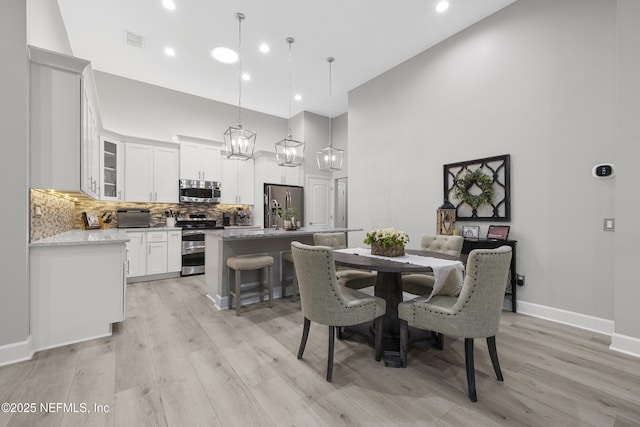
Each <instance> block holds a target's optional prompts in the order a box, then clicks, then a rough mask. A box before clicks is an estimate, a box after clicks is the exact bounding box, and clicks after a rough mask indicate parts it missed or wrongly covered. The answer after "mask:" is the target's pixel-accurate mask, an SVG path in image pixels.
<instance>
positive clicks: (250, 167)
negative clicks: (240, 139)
mask: <svg viewBox="0 0 640 427" xmlns="http://www.w3.org/2000/svg"><path fill="white" fill-rule="evenodd" d="M254 177H255V173H254V162H253V159H249V160H235V159H227V158H226V157H225V156H223V157H222V190H221V193H222V197H221V198H220V203H223V204H228V205H236V204H243V205H253V204H254V202H255V198H254Z"/></svg>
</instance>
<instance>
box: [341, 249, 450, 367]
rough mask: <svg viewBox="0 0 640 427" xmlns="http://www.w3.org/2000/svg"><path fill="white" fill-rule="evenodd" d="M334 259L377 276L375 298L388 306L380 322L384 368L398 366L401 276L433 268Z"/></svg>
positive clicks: (446, 257) (365, 259)
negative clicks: (378, 298) (383, 301)
mask: <svg viewBox="0 0 640 427" xmlns="http://www.w3.org/2000/svg"><path fill="white" fill-rule="evenodd" d="M405 252H406V253H407V254H411V255H418V256H422V257H431V258H438V259H443V260H450V261H459V258H458V257H455V256H452V255H447V254H443V253H439V252H430V251H423V250H418V249H405ZM333 259H334V261H335V264H336V265H337V266H342V267H348V268H354V269H359V270H370V271H375V272H376V273H377V274H376V282H375V286H374V295H375V296H377V297H380V298H382V299H384V300H385V301H386V304H387V309H386V313H385V314H384V317H383V322H382V333H383V349H384V350H383V351H384V356H385V365H387V366H394V367H395V366H399V357H400V353H399V350H400V319H399V318H398V304H400V303H401V302H402V301H403V293H402V276H403V274H410V273H429V272H432V271H433V269H432V268H431V267H429V266H424V265H417V264H410V263H407V262H399V261H393V260H391V259H388V258H378V257H370V256H362V255H356V254H352V253H345V252H340V251H334V253H333ZM368 333H370V334H372V333H373V329H372V328H368Z"/></svg>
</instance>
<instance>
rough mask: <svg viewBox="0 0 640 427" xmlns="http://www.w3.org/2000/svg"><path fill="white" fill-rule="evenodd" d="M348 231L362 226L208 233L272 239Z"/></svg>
mask: <svg viewBox="0 0 640 427" xmlns="http://www.w3.org/2000/svg"><path fill="white" fill-rule="evenodd" d="M347 231H362V228H316V227H304V228H299V229H297V230H284V229H280V230H276V229H273V228H262V229H257V230H256V229H251V230H239V229H231V230H209V231H207V232H206V234H207V235H209V236H213V237H215V238H219V239H222V240H243V239H245V240H246V239H272V238H278V237H291V236H308V235H311V234H314V233H332V232H347Z"/></svg>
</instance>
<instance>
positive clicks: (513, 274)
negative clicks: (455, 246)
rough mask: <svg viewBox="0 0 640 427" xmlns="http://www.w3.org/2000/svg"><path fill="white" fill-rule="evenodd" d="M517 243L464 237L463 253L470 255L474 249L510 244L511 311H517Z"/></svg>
mask: <svg viewBox="0 0 640 427" xmlns="http://www.w3.org/2000/svg"><path fill="white" fill-rule="evenodd" d="M516 243H517V240H487V239H464V243H463V245H462V254H463V255H468V254H469V253H470V252H471V251H472V250H474V249H495V248H499V247H500V246H510V247H511V250H512V251H513V252H512V253H511V266H510V267H509V281H510V282H511V311H513V312H514V313H515V312H516V292H517V286H518V274H517V270H516Z"/></svg>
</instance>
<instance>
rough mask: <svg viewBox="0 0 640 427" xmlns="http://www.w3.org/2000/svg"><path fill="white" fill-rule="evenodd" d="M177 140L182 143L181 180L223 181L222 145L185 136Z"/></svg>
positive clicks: (179, 136)
mask: <svg viewBox="0 0 640 427" xmlns="http://www.w3.org/2000/svg"><path fill="white" fill-rule="evenodd" d="M176 139H177V140H178V142H180V179H195V180H205V181H220V180H221V179H222V169H221V163H220V150H221V148H220V146H221V144H220V143H218V142H213V141H206V140H203V139H199V138H193V137H187V136H183V135H177V136H176Z"/></svg>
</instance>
